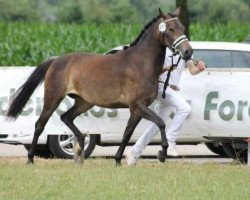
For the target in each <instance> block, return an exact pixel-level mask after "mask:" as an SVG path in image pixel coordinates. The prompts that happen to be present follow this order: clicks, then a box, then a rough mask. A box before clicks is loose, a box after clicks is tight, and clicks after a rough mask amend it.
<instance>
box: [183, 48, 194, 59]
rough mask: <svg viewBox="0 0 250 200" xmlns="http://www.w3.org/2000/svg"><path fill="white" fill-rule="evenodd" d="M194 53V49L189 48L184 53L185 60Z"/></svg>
mask: <svg viewBox="0 0 250 200" xmlns="http://www.w3.org/2000/svg"><path fill="white" fill-rule="evenodd" d="M192 55H193V49H187V50H186V51H185V53H184V60H189V59H190V58H191V57H192Z"/></svg>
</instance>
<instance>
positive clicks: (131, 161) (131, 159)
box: [125, 148, 137, 166]
mask: <svg viewBox="0 0 250 200" xmlns="http://www.w3.org/2000/svg"><path fill="white" fill-rule="evenodd" d="M125 157H126V160H127V164H128V166H132V165H136V162H137V157H136V156H135V152H134V150H133V148H130V149H129V150H128V151H127V152H126V154H125Z"/></svg>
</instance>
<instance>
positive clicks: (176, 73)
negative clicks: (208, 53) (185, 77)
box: [158, 48, 185, 92]
mask: <svg viewBox="0 0 250 200" xmlns="http://www.w3.org/2000/svg"><path fill="white" fill-rule="evenodd" d="M172 55H173V53H172V51H171V50H170V49H168V48H167V49H166V55H165V61H164V65H163V68H167V67H168V68H169V67H170V66H171V65H172ZM179 56H180V55H175V56H174V57H173V64H177V62H178V59H179ZM184 68H185V61H184V60H183V59H181V60H180V62H179V64H178V66H177V67H176V69H175V70H173V71H171V73H170V78H169V84H171V85H175V86H177V87H179V82H180V79H181V74H182V71H183V69H184ZM167 74H168V71H166V72H164V73H163V74H162V75H161V76H160V77H159V81H160V83H159V88H158V91H159V92H160V91H161V92H162V90H163V85H164V83H165V81H166V78H167ZM162 82H163V83H162Z"/></svg>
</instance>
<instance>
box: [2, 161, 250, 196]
mask: <svg viewBox="0 0 250 200" xmlns="http://www.w3.org/2000/svg"><path fill="white" fill-rule="evenodd" d="M25 161H26V159H24V158H1V159H0V166H1V170H0V199H170V200H175V199H176V200H177V199H178V200H182V199H192V200H194V199H199V200H200V199H206V200H209V199H216V200H223V199H227V200H229V199H239V200H245V199H249V196H250V189H249V188H250V181H249V180H250V169H249V168H248V167H247V166H243V165H234V164H216V163H207V164H194V163H183V162H181V163H180V162H171V163H167V162H166V163H164V164H162V163H158V162H157V161H156V160H153V161H150V162H149V161H145V160H144V161H141V162H139V163H138V165H137V166H135V167H128V166H126V164H125V162H124V161H123V166H122V167H115V166H114V160H113V159H97V158H96V159H93V158H92V159H88V160H86V161H85V163H84V165H83V166H80V165H77V164H75V163H73V162H72V161H69V160H56V159H54V160H43V159H36V160H35V162H36V163H35V165H33V166H26V165H25Z"/></svg>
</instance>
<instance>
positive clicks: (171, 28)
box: [158, 7, 193, 60]
mask: <svg viewBox="0 0 250 200" xmlns="http://www.w3.org/2000/svg"><path fill="white" fill-rule="evenodd" d="M179 14H180V7H179V8H177V9H176V10H175V12H174V13H173V14H170V13H168V14H164V13H163V12H162V11H161V9H159V19H160V20H159V23H158V28H159V29H158V38H159V41H160V43H161V45H163V46H166V47H168V48H169V49H170V50H172V51H173V52H174V53H177V52H178V53H180V55H181V57H182V59H184V60H189V59H190V58H191V56H192V54H193V49H192V47H191V46H190V44H189V42H188V39H187V37H186V36H185V35H184V26H183V25H182V24H181V23H180V21H179V19H178V16H179Z"/></svg>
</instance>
